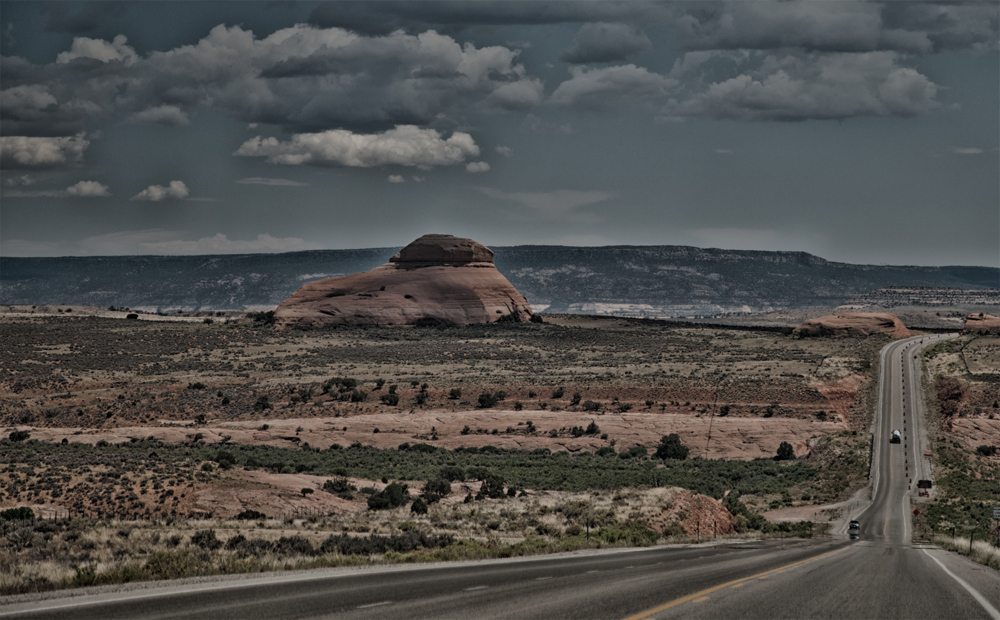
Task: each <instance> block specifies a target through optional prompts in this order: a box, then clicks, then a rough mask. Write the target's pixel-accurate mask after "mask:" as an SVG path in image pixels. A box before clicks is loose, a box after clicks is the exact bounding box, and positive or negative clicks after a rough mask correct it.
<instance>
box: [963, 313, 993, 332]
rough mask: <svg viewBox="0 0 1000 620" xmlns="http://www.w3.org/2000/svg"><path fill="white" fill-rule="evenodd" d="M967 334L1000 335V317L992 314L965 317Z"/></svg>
mask: <svg viewBox="0 0 1000 620" xmlns="http://www.w3.org/2000/svg"><path fill="white" fill-rule="evenodd" d="M965 332H966V333H968V334H989V333H994V334H997V333H1000V316H993V315H992V314H983V313H982V312H980V313H979V314H970V315H969V316H967V317H965Z"/></svg>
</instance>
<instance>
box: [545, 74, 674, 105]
mask: <svg viewBox="0 0 1000 620" xmlns="http://www.w3.org/2000/svg"><path fill="white" fill-rule="evenodd" d="M570 73H571V74H572V76H573V77H572V78H570V79H569V80H566V81H565V82H563V83H562V84H560V85H559V87H558V88H556V90H555V92H553V93H552V96H551V98H550V99H549V100H550V102H551V103H554V104H556V105H562V106H576V107H581V108H585V109H608V108H611V107H613V106H614V105H617V104H621V103H643V102H649V101H651V100H655V99H657V98H662V97H664V96H665V95H666V94H667V92H668V90H669V89H671V88H672V87H674V86H676V85H677V82H676V80H674V79H672V78H667V77H664V76H662V75H660V74H658V73H651V72H650V71H648V70H646V69H644V68H642V67H637V66H635V65H632V64H629V65H621V66H615V67H604V68H600V69H591V70H589V71H588V70H586V69H583V68H580V67H572V68H571V69H570Z"/></svg>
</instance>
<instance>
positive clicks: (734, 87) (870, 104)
mask: <svg viewBox="0 0 1000 620" xmlns="http://www.w3.org/2000/svg"><path fill="white" fill-rule="evenodd" d="M748 62H754V63H757V64H756V66H754V67H745V68H744V69H743V70H744V73H741V74H739V75H737V76H735V77H732V78H729V79H725V80H723V81H720V82H715V83H712V84H709V85H708V86H707V87H704V88H703V89H702V90H700V91H696V92H692V93H688V94H687V95H686V96H682V97H680V98H679V99H673V100H671V101H670V102H668V104H667V105H666V106H665V107H664V110H663V117H664V118H665V119H674V118H683V117H703V118H714V119H729V120H738V121H800V120H806V119H844V118H851V117H857V116H897V117H910V116H917V115H920V114H924V113H927V112H929V111H931V110H934V109H936V108H938V107H940V104H939V103H938V102H937V101H936V99H935V97H936V94H937V85H935V84H934V83H933V82H931V81H930V80H929V79H928V78H927V77H926V76H924V75H922V74H920V73H918V72H917V71H916V70H914V69H911V68H908V67H902V66H900V65H899V55H898V54H896V53H895V52H869V53H864V54H818V53H813V54H805V55H799V56H797V55H786V56H781V57H778V56H774V55H767V56H763V55H761V54H758V53H754V54H751V55H750V56H749V57H748Z"/></svg>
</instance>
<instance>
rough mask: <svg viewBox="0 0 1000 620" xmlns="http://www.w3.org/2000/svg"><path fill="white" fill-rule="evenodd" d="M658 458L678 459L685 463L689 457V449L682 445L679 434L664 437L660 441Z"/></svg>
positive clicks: (657, 449)
mask: <svg viewBox="0 0 1000 620" xmlns="http://www.w3.org/2000/svg"><path fill="white" fill-rule="evenodd" d="M655 456H656V458H658V459H676V460H679V461H683V460H684V459H686V458H687V457H688V447H687V446H685V445H684V444H682V443H681V438H680V436H679V435H678V434H677V433H671V434H669V435H664V436H663V437H662V438H661V439H660V445H658V446H657V447H656V454H655Z"/></svg>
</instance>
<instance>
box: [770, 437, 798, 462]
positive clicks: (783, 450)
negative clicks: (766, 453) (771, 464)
mask: <svg viewBox="0 0 1000 620" xmlns="http://www.w3.org/2000/svg"><path fill="white" fill-rule="evenodd" d="M794 458H795V449H794V448H792V444H790V443H788V442H787V441H782V442H781V444H780V445H779V446H778V453H777V454H775V455H774V460H776V461H790V460H792V459H794Z"/></svg>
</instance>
